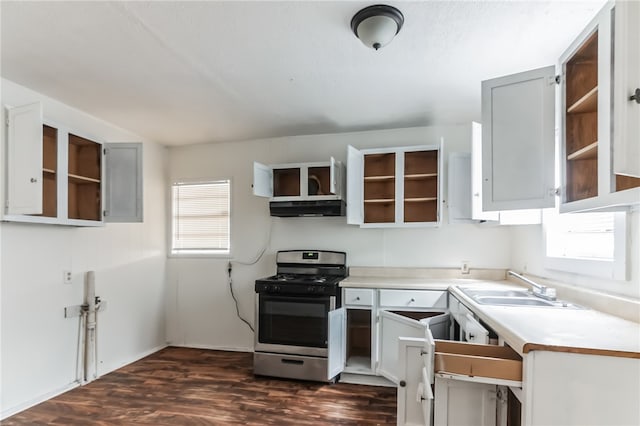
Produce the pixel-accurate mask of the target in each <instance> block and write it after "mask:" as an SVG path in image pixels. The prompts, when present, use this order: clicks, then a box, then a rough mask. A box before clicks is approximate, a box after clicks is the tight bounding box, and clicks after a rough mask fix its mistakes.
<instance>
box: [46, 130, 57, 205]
mask: <svg viewBox="0 0 640 426" xmlns="http://www.w3.org/2000/svg"><path fill="white" fill-rule="evenodd" d="M57 215H58V129H56V128H54V127H50V126H47V125H43V126H42V216H47V217H56V216H57Z"/></svg>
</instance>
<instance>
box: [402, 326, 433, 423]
mask: <svg viewBox="0 0 640 426" xmlns="http://www.w3.org/2000/svg"><path fill="white" fill-rule="evenodd" d="M423 350H424V339H412V338H405V337H401V338H400V339H399V341H398V359H399V363H398V364H399V366H400V368H399V371H398V376H399V377H398V380H399V381H398V406H397V408H398V410H397V420H398V422H397V424H398V425H425V424H429V422H428V420H429V419H430V417H431V415H430V412H431V410H430V404H431V401H432V400H433V395H431V398H429V394H430V393H431V392H430V391H431V384H430V383H429V382H428V381H427V382H425V378H424V377H423V374H422V371H423V370H425V368H424V366H423V363H422V356H421V355H422V351H423ZM427 380H428V378H427ZM425 383H426V384H425ZM424 402H426V404H425V403H424ZM427 407H429V408H427Z"/></svg>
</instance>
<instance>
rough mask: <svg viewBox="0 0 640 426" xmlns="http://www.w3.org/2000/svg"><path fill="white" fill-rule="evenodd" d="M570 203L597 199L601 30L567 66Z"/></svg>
mask: <svg viewBox="0 0 640 426" xmlns="http://www.w3.org/2000/svg"><path fill="white" fill-rule="evenodd" d="M564 69H565V81H566V83H565V91H566V93H565V99H566V105H567V108H566V111H565V137H564V140H565V144H566V147H565V152H566V153H567V156H566V160H565V161H566V165H565V171H566V198H565V200H566V201H567V202H572V201H576V200H583V199H586V198H592V197H596V196H598V31H595V32H594V33H593V34H592V35H591V36H590V37H589V38H588V39H587V40H586V41H585V42H584V44H583V45H582V46H580V47H579V48H578V50H577V51H576V53H575V54H573V55H572V56H571V57H570V58H569V59H568V60H567V62H566V63H565V65H564Z"/></svg>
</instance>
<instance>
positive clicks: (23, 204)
mask: <svg viewBox="0 0 640 426" xmlns="http://www.w3.org/2000/svg"><path fill="white" fill-rule="evenodd" d="M7 118H8V120H7V123H6V125H7V145H6V152H7V168H6V170H7V172H6V175H5V176H4V178H5V179H6V182H7V183H6V192H5V200H4V209H3V211H2V212H3V214H2V220H5V221H15V222H33V223H49V224H57V225H74V226H99V225H103V224H104V223H105V222H110V221H118V222H141V221H142V144H141V143H128V144H106V143H101V142H99V141H97V140H96V138H92V137H91V136H87V135H84V134H80V133H79V132H76V131H74V130H73V129H69V128H68V127H66V126H64V125H61V124H58V123H53V122H50V121H47V120H43V114H42V107H41V104H40V103H35V104H30V105H25V106H19V107H14V108H8V110H7Z"/></svg>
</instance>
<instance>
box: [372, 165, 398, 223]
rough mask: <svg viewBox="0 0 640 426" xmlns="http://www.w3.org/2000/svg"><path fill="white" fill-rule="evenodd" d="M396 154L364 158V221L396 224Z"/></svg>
mask: <svg viewBox="0 0 640 426" xmlns="http://www.w3.org/2000/svg"><path fill="white" fill-rule="evenodd" d="M395 199H396V154H395V153H383V154H366V155H365V156H364V221H365V223H384V222H394V221H395V214H396V205H395Z"/></svg>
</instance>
